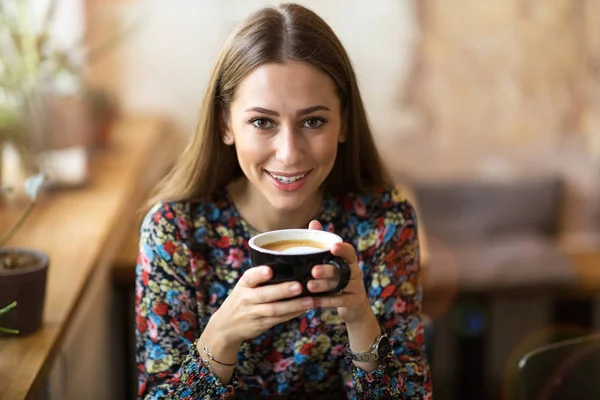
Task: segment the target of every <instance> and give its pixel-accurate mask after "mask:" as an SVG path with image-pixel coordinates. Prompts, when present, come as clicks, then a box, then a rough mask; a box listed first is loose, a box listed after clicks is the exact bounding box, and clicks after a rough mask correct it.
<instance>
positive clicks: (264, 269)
mask: <svg viewBox="0 0 600 400" xmlns="http://www.w3.org/2000/svg"><path fill="white" fill-rule="evenodd" d="M269 269H270V268H269V267H264V268H263V270H262V274H263V276H268V275H269V274H270V273H271V271H269Z"/></svg>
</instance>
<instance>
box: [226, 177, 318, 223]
mask: <svg viewBox="0 0 600 400" xmlns="http://www.w3.org/2000/svg"><path fill="white" fill-rule="evenodd" d="M249 186H250V184H249V182H248V181H247V180H246V179H242V180H239V181H236V182H233V183H231V184H230V185H229V186H228V187H227V191H228V193H229V196H230V198H231V199H232V200H233V202H234V203H235V207H236V208H237V211H238V212H239V214H240V216H241V217H242V218H243V219H244V220H245V221H246V222H247V223H248V224H249V225H250V226H251V227H252V228H254V229H255V230H257V231H259V232H267V231H274V230H278V229H291V228H305V229H306V228H308V223H309V222H310V221H311V220H312V219H313V218H314V217H315V215H317V213H318V212H319V209H320V208H321V202H322V200H323V194H322V193H318V194H315V196H313V198H312V199H311V200H310V201H308V202H306V203H305V204H303V206H302V207H301V208H300V209H297V210H293V211H289V210H285V211H283V210H278V209H275V208H274V207H272V206H271V205H270V204H269V203H268V201H267V200H266V199H265V198H264V197H263V196H262V194H261V193H259V192H257V191H255V190H250V187H249Z"/></svg>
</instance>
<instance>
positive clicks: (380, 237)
mask: <svg viewBox="0 0 600 400" xmlns="http://www.w3.org/2000/svg"><path fill="white" fill-rule="evenodd" d="M370 223H371V226H373V224H376V227H375V229H374V231H375V232H373V235H372V237H371V238H370V239H367V241H370V242H371V243H372V242H375V243H372V244H371V243H370V244H371V245H370V246H369V247H368V248H367V249H365V251H364V252H362V253H361V251H360V249H358V250H359V263H360V264H361V268H362V270H363V272H364V273H365V274H364V275H365V287H366V290H367V294H368V297H369V300H370V301H371V307H372V309H373V311H374V313H375V316H376V317H377V319H378V321H379V324H380V325H381V327H382V330H383V331H384V332H385V333H386V334H387V335H388V336H389V338H390V340H391V342H392V348H393V351H392V352H391V354H390V355H389V356H388V357H386V358H385V359H383V360H382V363H381V365H380V366H379V368H378V369H376V370H374V371H372V372H370V373H368V372H366V371H364V370H361V369H359V368H357V367H356V366H355V365H354V364H353V363H352V361H351V360H350V358H348V357H347V358H346V364H347V366H348V367H347V368H349V369H350V375H351V379H349V380H347V392H348V395H349V397H350V398H359V399H374V398H379V399H430V398H431V396H432V394H431V393H432V385H431V380H430V373H429V366H428V363H427V359H426V356H425V349H424V341H425V340H424V332H423V325H422V322H421V302H422V287H421V285H420V283H419V244H418V239H417V237H418V236H417V218H416V213H415V211H414V209H413V207H412V206H411V204H410V203H409V202H407V201H401V202H397V203H393V205H392V206H390V207H389V209H388V211H386V212H385V213H384V216H382V217H381V218H380V219H379V220H377V221H371V222H370ZM375 234H376V237H374V236H375ZM367 236H368V235H367ZM359 247H361V244H360V241H359Z"/></svg>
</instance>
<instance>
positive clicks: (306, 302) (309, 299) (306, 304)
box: [302, 297, 313, 307]
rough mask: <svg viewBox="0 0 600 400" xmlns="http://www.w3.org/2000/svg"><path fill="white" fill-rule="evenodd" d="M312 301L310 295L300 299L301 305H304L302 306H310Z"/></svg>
mask: <svg viewBox="0 0 600 400" xmlns="http://www.w3.org/2000/svg"><path fill="white" fill-rule="evenodd" d="M312 303H313V300H312V299H311V298H310V297H307V298H305V299H304V300H302V306H304V307H311V306H312Z"/></svg>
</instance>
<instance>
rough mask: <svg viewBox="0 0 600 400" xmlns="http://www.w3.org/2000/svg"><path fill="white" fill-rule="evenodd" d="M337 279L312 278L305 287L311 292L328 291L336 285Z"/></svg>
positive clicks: (338, 281) (337, 283)
mask: <svg viewBox="0 0 600 400" xmlns="http://www.w3.org/2000/svg"><path fill="white" fill-rule="evenodd" d="M339 283H340V280H339V279H314V280H310V281H308V282H307V284H306V288H307V289H308V290H309V291H311V292H313V293H322V292H328V291H330V290H333V289H335V288H336V287H338V285H339Z"/></svg>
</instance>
